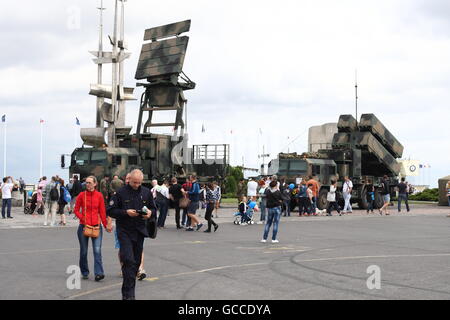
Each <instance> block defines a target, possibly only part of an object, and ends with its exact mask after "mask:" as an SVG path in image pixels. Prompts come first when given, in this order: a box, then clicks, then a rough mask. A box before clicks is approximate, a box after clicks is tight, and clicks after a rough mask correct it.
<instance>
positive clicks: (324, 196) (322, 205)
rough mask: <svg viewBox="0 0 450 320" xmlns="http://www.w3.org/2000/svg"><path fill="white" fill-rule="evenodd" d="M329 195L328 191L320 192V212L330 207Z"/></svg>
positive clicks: (318, 205) (318, 201)
mask: <svg viewBox="0 0 450 320" xmlns="http://www.w3.org/2000/svg"><path fill="white" fill-rule="evenodd" d="M327 195H328V190H327V189H322V190H320V192H319V199H317V208H319V209H320V210H323V209H326V208H327V207H328V201H327Z"/></svg>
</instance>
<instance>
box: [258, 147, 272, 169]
mask: <svg viewBox="0 0 450 320" xmlns="http://www.w3.org/2000/svg"><path fill="white" fill-rule="evenodd" d="M269 157H270V154H268V153H267V154H266V153H264V145H263V153H262V154H259V155H258V159H260V158H262V166H261V175H264V168H265V167H264V166H265V163H264V162H265V161H264V159H265V158H269Z"/></svg>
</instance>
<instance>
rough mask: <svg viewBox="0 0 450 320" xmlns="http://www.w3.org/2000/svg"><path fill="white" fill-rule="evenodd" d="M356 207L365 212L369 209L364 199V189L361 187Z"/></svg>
mask: <svg viewBox="0 0 450 320" xmlns="http://www.w3.org/2000/svg"><path fill="white" fill-rule="evenodd" d="M358 207H359V208H360V209H362V210H367V208H368V207H369V204H368V203H367V197H366V187H363V188H362V190H361V199H359V200H358Z"/></svg>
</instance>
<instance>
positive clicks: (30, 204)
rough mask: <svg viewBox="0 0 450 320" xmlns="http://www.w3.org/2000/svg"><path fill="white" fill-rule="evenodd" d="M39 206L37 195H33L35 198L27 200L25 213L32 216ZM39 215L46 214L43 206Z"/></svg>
mask: <svg viewBox="0 0 450 320" xmlns="http://www.w3.org/2000/svg"><path fill="white" fill-rule="evenodd" d="M36 206H37V193H36V192H35V193H33V196H32V197H31V198H28V199H27V204H26V205H25V207H24V208H23V213H25V214H32V213H33V212H34V210H36ZM37 213H39V214H44V207H43V206H41V207H40V208H39V210H38V212H37Z"/></svg>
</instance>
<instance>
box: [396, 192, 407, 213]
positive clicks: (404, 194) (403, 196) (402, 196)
mask: <svg viewBox="0 0 450 320" xmlns="http://www.w3.org/2000/svg"><path fill="white" fill-rule="evenodd" d="M402 200H403V201H405V204H406V210H407V211H408V212H409V204H408V195H407V194H406V193H400V194H399V195H398V212H400V211H402Z"/></svg>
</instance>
